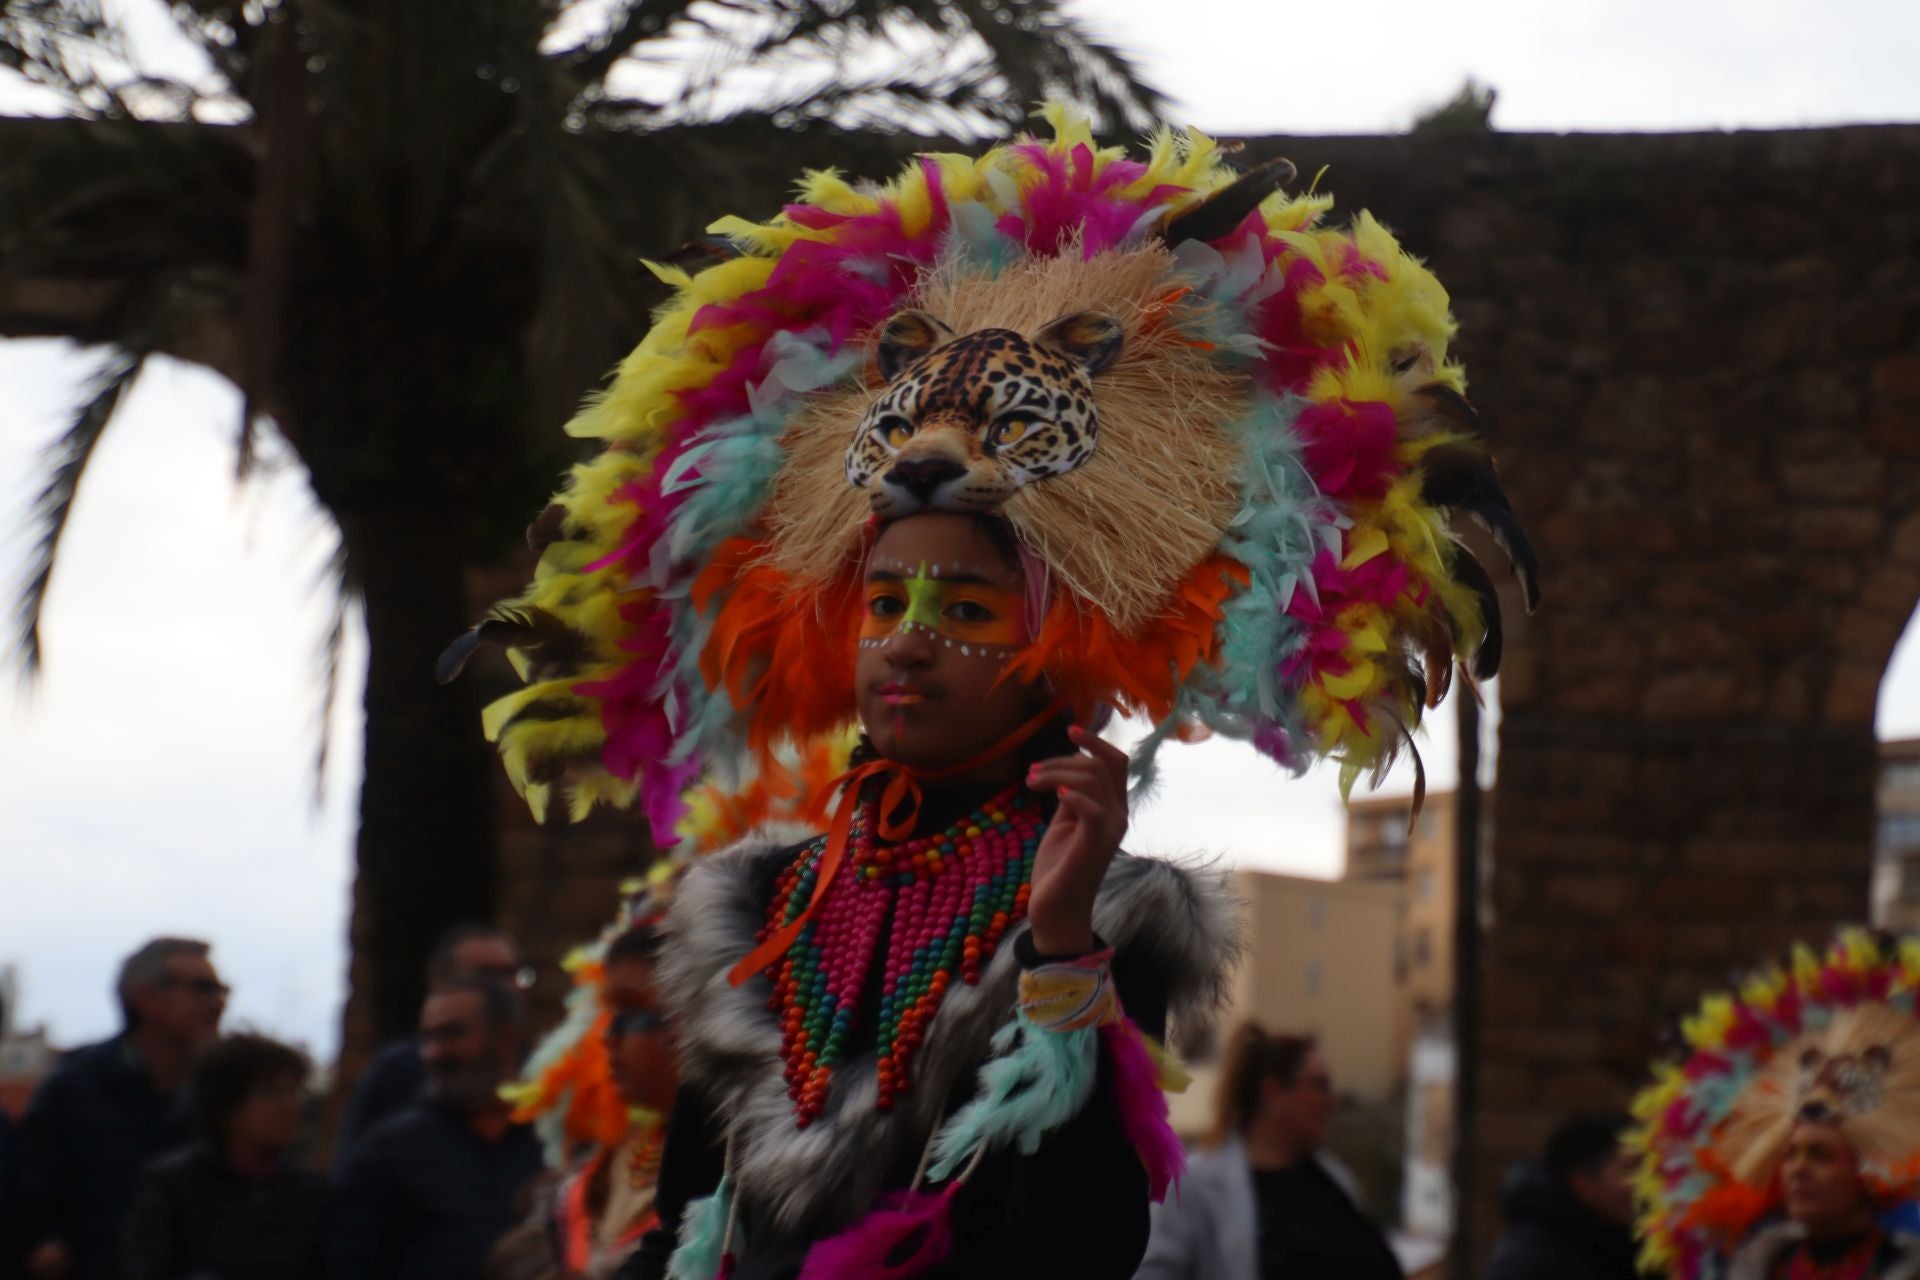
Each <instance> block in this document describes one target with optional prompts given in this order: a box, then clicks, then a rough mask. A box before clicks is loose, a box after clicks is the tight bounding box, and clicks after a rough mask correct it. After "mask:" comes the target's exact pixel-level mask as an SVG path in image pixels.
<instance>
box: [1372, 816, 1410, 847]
mask: <svg viewBox="0 0 1920 1280" xmlns="http://www.w3.org/2000/svg"><path fill="white" fill-rule="evenodd" d="M1373 830H1374V839H1376V840H1378V841H1379V842H1380V843H1381V844H1383V845H1385V846H1386V847H1387V848H1389V849H1404V848H1406V847H1407V815H1406V814H1404V813H1389V814H1387V815H1385V816H1384V817H1382V818H1381V819H1380V821H1379V822H1378V823H1377V824H1376V825H1375V827H1374V829H1373Z"/></svg>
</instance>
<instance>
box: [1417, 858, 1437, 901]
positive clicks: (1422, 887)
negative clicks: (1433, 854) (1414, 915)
mask: <svg viewBox="0 0 1920 1280" xmlns="http://www.w3.org/2000/svg"><path fill="white" fill-rule="evenodd" d="M1434 882H1435V876H1434V873H1433V868H1432V867H1422V868H1420V870H1419V871H1418V872H1416V873H1415V875H1414V877H1413V900H1414V901H1415V902H1416V903H1420V904H1422V905H1425V904H1426V903H1429V902H1432V901H1433V891H1434Z"/></svg>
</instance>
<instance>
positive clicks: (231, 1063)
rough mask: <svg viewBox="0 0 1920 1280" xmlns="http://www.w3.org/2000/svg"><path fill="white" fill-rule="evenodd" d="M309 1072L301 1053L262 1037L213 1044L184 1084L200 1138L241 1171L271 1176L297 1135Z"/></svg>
mask: <svg viewBox="0 0 1920 1280" xmlns="http://www.w3.org/2000/svg"><path fill="white" fill-rule="evenodd" d="M311 1070H312V1067H311V1065H310V1064H309V1063H308V1061H307V1058H306V1055H305V1054H303V1053H301V1052H300V1051H299V1050H298V1049H295V1048H292V1047H291V1046H289V1045H284V1044H281V1043H280V1042H279V1041H277V1040H269V1039H268V1038H267V1037H265V1036H258V1035H248V1034H240V1035H230V1036H227V1037H226V1038H224V1039H222V1040H219V1041H216V1042H215V1043H214V1044H213V1045H212V1046H211V1047H209V1048H208V1049H207V1050H206V1051H205V1052H203V1053H202V1054H201V1055H200V1057H199V1058H198V1059H197V1060H196V1061H195V1062H194V1065H193V1075H192V1078H191V1080H190V1081H189V1085H188V1097H189V1098H190V1100H191V1102H192V1105H193V1117H194V1121H195V1123H196V1124H197V1126H198V1127H199V1130H200V1136H201V1138H202V1139H203V1140H204V1141H205V1142H206V1143H207V1145H208V1146H210V1147H212V1148H213V1149H214V1150H216V1151H219V1152H222V1153H224V1154H225V1155H226V1157H227V1158H228V1160H229V1161H230V1162H231V1163H232V1164H233V1165H234V1166H235V1167H236V1168H238V1169H240V1170H242V1171H243V1172H249V1173H264V1172H270V1171H271V1170H272V1169H273V1167H275V1166H276V1165H277V1164H278V1162H279V1161H280V1160H281V1158H282V1157H284V1156H285V1154H286V1152H287V1151H288V1149H289V1148H291V1147H292V1146H293V1144H294V1143H295V1141H297V1140H298V1138H299V1136H300V1115H301V1106H302V1104H303V1103H304V1101H305V1099H306V1086H307V1077H308V1075H309V1074H310V1073H311Z"/></svg>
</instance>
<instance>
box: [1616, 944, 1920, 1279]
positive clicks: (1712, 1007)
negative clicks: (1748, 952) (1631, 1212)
mask: <svg viewBox="0 0 1920 1280" xmlns="http://www.w3.org/2000/svg"><path fill="white" fill-rule="evenodd" d="M1916 994H1920V939H1915V938H1890V937H1887V936H1884V935H1875V934H1869V933H1867V932H1865V931H1864V930H1858V929H1855V930H1848V931H1846V932H1843V933H1842V934H1841V935H1840V936H1839V937H1838V938H1837V939H1836V940H1835V941H1834V943H1833V945H1832V946H1831V947H1830V948H1829V949H1828V950H1827V952H1826V954H1825V955H1824V956H1816V955H1815V954H1814V953H1813V952H1812V951H1810V950H1808V949H1806V948H1804V947H1802V948H1797V949H1796V950H1795V951H1794V953H1793V956H1792V959H1791V961H1790V963H1789V964H1787V965H1785V966H1778V967H1774V968H1770V969H1767V970H1765V971H1763V972H1761V973H1759V974H1756V975H1754V976H1753V977H1752V978H1750V979H1748V980H1747V982H1746V983H1744V984H1743V985H1742V986H1741V987H1740V989H1739V991H1738V992H1736V993H1732V994H1728V995H1719V996H1712V997H1709V998H1708V999H1707V1000H1706V1001H1705V1002H1703V1004H1702V1005H1701V1008H1700V1012H1699V1013H1698V1014H1696V1015H1695V1016H1694V1017H1693V1018H1691V1019H1689V1020H1688V1021H1687V1023H1686V1025H1685V1028H1684V1036H1685V1041H1686V1056H1685V1057H1684V1058H1683V1059H1682V1060H1681V1061H1678V1062H1675V1063H1671V1064H1668V1065H1665V1066H1663V1067H1661V1068H1660V1070H1659V1072H1658V1074H1657V1076H1656V1080H1655V1083H1654V1085H1653V1086H1652V1087H1651V1088H1649V1089H1648V1090H1647V1091H1646V1092H1644V1093H1643V1094H1641V1096H1640V1097H1639V1098H1638V1099H1637V1100H1636V1101H1635V1104H1634V1111H1635V1115H1636V1117H1637V1118H1638V1120H1639V1121H1640V1127H1639V1128H1638V1129H1637V1130H1636V1131H1635V1132H1633V1133H1632V1134H1631V1135H1630V1136H1629V1145H1630V1146H1631V1147H1632V1148H1633V1149H1635V1150H1637V1151H1638V1152H1639V1153H1640V1158H1641V1178H1640V1187H1639V1196H1640V1201H1641V1205H1642V1212H1641V1219H1640V1224H1639V1225H1640V1233H1641V1235H1642V1237H1643V1239H1644V1240H1645V1251H1644V1260H1645V1263H1646V1265H1647V1266H1648V1267H1649V1268H1650V1269H1658V1270H1660V1271H1661V1272H1662V1273H1664V1274H1666V1275H1670V1276H1672V1277H1674V1278H1675V1280H1720V1278H1722V1277H1724V1278H1725V1280H1802V1278H1808V1280H1811V1278H1812V1277H1825V1278H1826V1280H1867V1278H1869V1277H1878V1278H1880V1280H1889V1278H1893V1280H1912V1278H1913V1277H1916V1276H1920V1234H1915V1231H1914V1227H1915V1225H1916V1220H1915V1213H1914V1208H1913V1203H1912V1202H1913V1200H1914V1198H1915V1194H1916V1192H1917V1191H1920V1023H1916V1021H1915V1004H1914V1002H1915V997H1916Z"/></svg>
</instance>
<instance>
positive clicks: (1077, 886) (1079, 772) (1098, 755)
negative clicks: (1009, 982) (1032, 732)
mask: <svg viewBox="0 0 1920 1280" xmlns="http://www.w3.org/2000/svg"><path fill="white" fill-rule="evenodd" d="M1067 732H1068V735H1069V736H1070V737H1071V738H1072V739H1073V745H1075V746H1076V747H1079V748H1080V749H1081V751H1082V752H1083V753H1084V754H1081V755H1072V756H1056V757H1054V758H1053V759H1051V760H1042V761H1040V762H1039V763H1037V764H1035V765H1034V766H1033V767H1032V768H1031V769H1029V770H1028V771H1027V785H1028V786H1029V787H1032V788H1033V789H1034V790H1035V791H1052V792H1054V793H1055V794H1056V795H1057V796H1058V798H1059V801H1060V804H1059V808H1058V809H1056V810H1055V811H1054V815H1053V821H1052V823H1050V824H1049V825H1048V827H1047V834H1046V835H1045V836H1044V837H1042V839H1041V841H1040V848H1039V851H1038V852H1037V853H1036V854H1035V855H1034V859H1033V890H1032V892H1031V893H1030V894H1029V896H1028V898H1027V923H1028V926H1029V927H1030V928H1031V929H1032V931H1033V946H1034V949H1035V950H1036V951H1038V952H1040V954H1042V955H1081V954H1084V953H1086V952H1088V951H1091V950H1093V900H1094V897H1095V895H1096V894H1098V893H1099V891H1100V882H1101V881H1102V880H1103V879H1105V878H1106V874H1107V868H1108V866H1110V865H1111V864H1112V862H1113V855H1114V854H1116V853H1118V852H1120V841H1121V839H1122V838H1123V837H1124V836H1125V835H1126V834H1127V753H1126V752H1124V751H1122V750H1120V748H1118V747H1116V746H1114V745H1113V744H1112V743H1110V742H1107V741H1105V740H1103V739H1102V738H1101V737H1100V736H1099V735H1098V734H1096V733H1092V732H1089V731H1088V730H1086V729H1083V728H1081V727H1080V726H1079V725H1075V726H1073V728H1071V729H1069V730H1068V731H1067Z"/></svg>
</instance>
